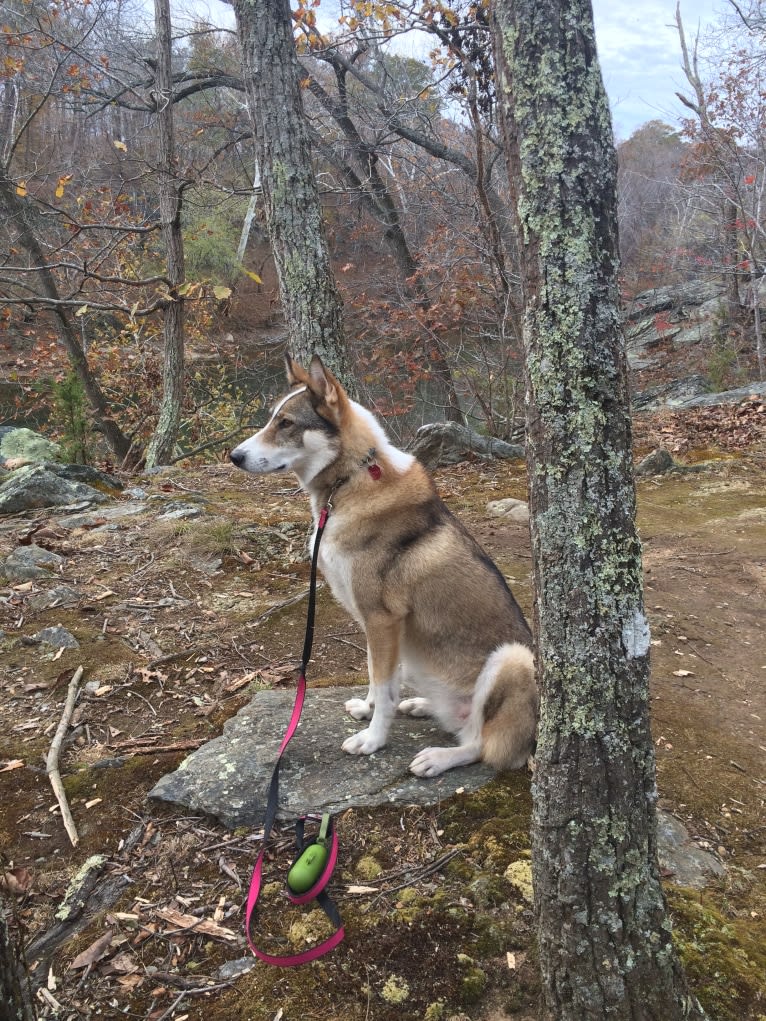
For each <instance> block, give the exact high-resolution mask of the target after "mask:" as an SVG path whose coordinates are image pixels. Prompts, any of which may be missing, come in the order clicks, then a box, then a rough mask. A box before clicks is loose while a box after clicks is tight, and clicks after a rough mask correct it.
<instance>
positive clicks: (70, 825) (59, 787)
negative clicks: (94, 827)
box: [45, 666, 83, 847]
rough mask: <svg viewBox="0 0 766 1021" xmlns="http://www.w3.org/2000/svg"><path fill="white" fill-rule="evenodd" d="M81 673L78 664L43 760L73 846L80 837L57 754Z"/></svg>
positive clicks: (70, 716)
mask: <svg viewBox="0 0 766 1021" xmlns="http://www.w3.org/2000/svg"><path fill="white" fill-rule="evenodd" d="M82 675H83V668H82V667H81V666H78V667H77V669H76V670H75V672H74V676H73V677H72V680H71V681H70V682H69V688H68V689H67V693H66V702H65V703H64V712H63V713H62V714H61V719H60V720H59V725H58V729H57V730H56V733H55V735H54V737H53V741H52V742H51V746H50V749H49V750H48V758H47V759H46V760H45V771H46V773H47V774H48V779H49V780H50V782H51V787H52V788H53V793H54V794H55V795H56V800H57V801H58V803H59V808H60V809H61V818H62V820H63V822H64V828H65V829H66V831H67V835H68V837H69V839H70V841H71V842H72V846H73V847H77V845H78V844H79V842H80V838H79V837H78V835H77V827H76V826H75V824H74V819H73V818H72V813H71V812H70V811H69V802H68V801H67V799H66V792H65V791H64V784H63V783H62V782H61V773H60V772H59V754H60V752H61V743H62V741H63V740H64V735H65V734H66V732H67V728H68V727H69V721H70V720H71V719H72V713H73V712H74V704H75V701H76V700H77V689H78V687H79V684H80V680H81V679H82Z"/></svg>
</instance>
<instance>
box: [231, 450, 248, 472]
mask: <svg viewBox="0 0 766 1021" xmlns="http://www.w3.org/2000/svg"><path fill="white" fill-rule="evenodd" d="M229 460H230V461H231V463H232V464H236V466H237V468H241V467H242V464H243V462H244V460H245V454H244V452H243V451H242V450H240V449H239V448H238V447H235V449H234V450H232V452H231V453H230V454H229Z"/></svg>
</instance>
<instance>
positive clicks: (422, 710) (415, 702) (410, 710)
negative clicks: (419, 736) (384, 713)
mask: <svg viewBox="0 0 766 1021" xmlns="http://www.w3.org/2000/svg"><path fill="white" fill-rule="evenodd" d="M399 712H400V713H404V714H405V715H407V716H430V715H431V703H430V702H429V700H428V699H427V698H403V699H402V701H401V702H400V703H399Z"/></svg>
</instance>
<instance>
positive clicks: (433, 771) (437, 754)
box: [410, 748, 453, 776]
mask: <svg viewBox="0 0 766 1021" xmlns="http://www.w3.org/2000/svg"><path fill="white" fill-rule="evenodd" d="M452 758H453V755H452V749H451V748H424V749H423V750H422V751H420V752H418V754H417V755H416V756H415V758H414V759H413V760H412V762H411V763H410V772H411V773H414V774H415V776H438V775H439V774H440V773H443V772H444V771H445V770H446V769H450V768H451V766H452V761H451V760H452Z"/></svg>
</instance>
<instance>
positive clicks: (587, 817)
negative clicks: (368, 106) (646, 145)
mask: <svg viewBox="0 0 766 1021" xmlns="http://www.w3.org/2000/svg"><path fill="white" fill-rule="evenodd" d="M494 35H495V48H496V60H497V70H498V98H499V102H500V106H501V114H502V120H503V122H504V129H505V135H506V150H507V155H508V164H509V175H510V179H511V182H512V186H513V188H514V191H515V195H514V198H515V206H516V211H517V216H518V227H519V230H520V232H521V258H522V283H523V290H524V308H525V318H524V342H525V348H526V365H527V369H526V371H527V389H528V416H527V417H528V421H527V427H528V437H527V443H528V468H529V485H530V505H531V528H532V540H533V549H534V560H535V584H536V607H535V614H536V621H535V623H536V633H537V643H538V645H537V659H538V672H539V680H540V686H541V697H542V705H541V719H540V729H539V738H538V747H537V755H536V760H537V768H536V772H535V778H534V785H533V799H534V808H533V834H532V855H533V875H534V883H535V910H536V917H537V930H538V938H539V947H540V960H541V966H542V975H543V984H544V989H545V996H546V1002H547V1006H548V1010H549V1011H550V1015H551V1017H553V1018H555V1021H596V1019H598V1021H602V1019H607V1018H608V1019H615V1021H623V1019H624V1021H628V1019H630V1021H649V1019H651V1021H680V1019H681V1018H702V1017H704V1013H703V1011H702V1009H701V1007H700V1006H699V1004H698V1003H697V1001H696V1000H695V999H694V998H693V997H691V996H690V995H689V993H688V990H687V986H686V982H685V978H684V975H683V971H682V969H681V967H680V965H679V962H678V959H677V957H676V954H675V952H674V949H673V945H672V942H671V932H670V929H671V926H670V922H669V919H668V914H667V911H666V906H665V901H664V897H663V893H662V888H661V885H660V878H659V869H658V865H657V834H656V820H655V804H656V800H657V789H656V780H655V763H654V755H653V745H652V739H651V734H650V729H649V712H648V704H649V689H648V683H649V646H650V638H649V627H648V624H647V621H646V618H645V616H644V607H643V596H642V568H641V547H640V543H639V539H638V537H637V533H636V528H635V492H634V482H633V470H632V460H631V431H630V419H629V408H628V393H627V383H626V378H627V376H626V359H625V350H624V342H623V337H622V331H621V325H620V316H619V312H618V297H619V296H618V287H617V251H618V248H617V229H616V195H615V183H616V161H615V153H614V146H613V143H612V132H611V125H610V119H609V109H608V105H607V100H606V96H605V93H604V88H603V83H602V80H601V73H600V70H599V66H598V61H597V58H596V48H595V41H594V31H593V14H592V10H591V6H590V3H589V0H494Z"/></svg>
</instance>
